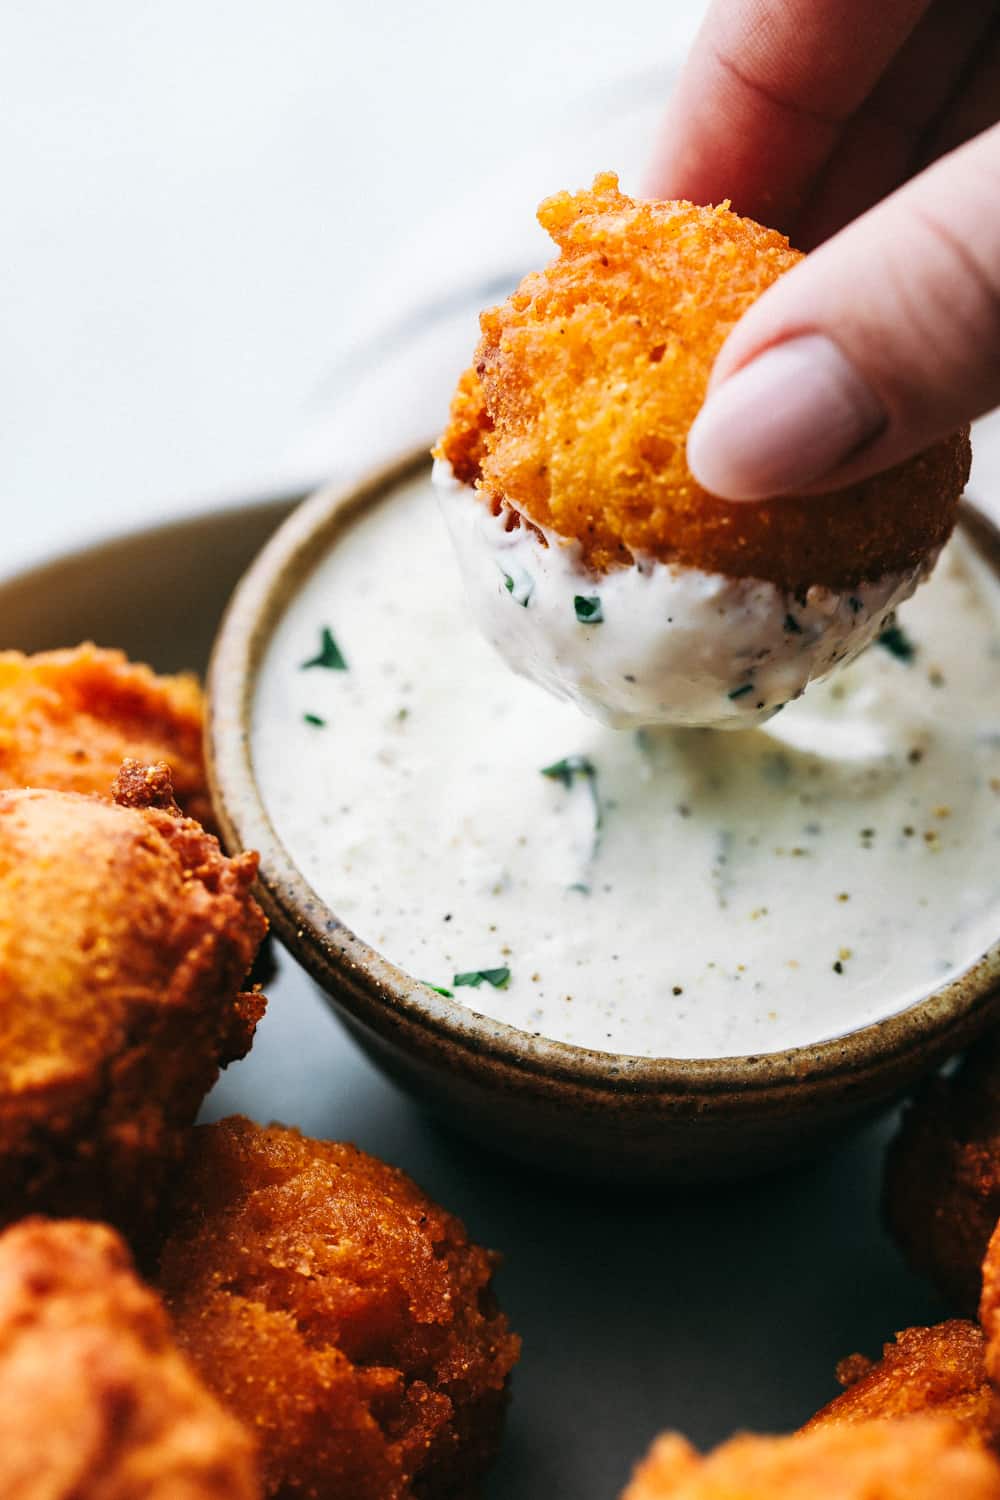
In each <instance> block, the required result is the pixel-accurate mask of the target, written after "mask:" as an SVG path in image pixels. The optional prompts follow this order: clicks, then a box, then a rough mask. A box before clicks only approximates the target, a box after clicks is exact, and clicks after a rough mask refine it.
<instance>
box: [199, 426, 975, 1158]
mask: <svg viewBox="0 0 1000 1500" xmlns="http://www.w3.org/2000/svg"><path fill="white" fill-rule="evenodd" d="M424 467H426V468H428V469H429V460H428V459H427V458H426V456H425V455H424V454H423V453H420V454H416V455H413V456H411V457H409V458H408V459H406V460H405V461H404V462H402V463H397V464H395V465H393V466H392V467H390V468H388V469H385V470H383V471H381V472H377V473H373V474H371V475H369V476H367V477H366V478H364V479H363V480H362V481H361V482H359V483H352V484H351V485H350V486H348V487H341V488H337V489H330V490H325V491H323V492H321V493H319V494H317V495H315V496H313V497H312V498H311V499H309V500H307V501H306V502H305V503H304V504H303V505H302V506H301V507H300V508H299V509H298V510H296V511H295V512H294V513H293V514H292V515H291V516H290V517H289V519H288V520H287V521H286V522H285V523H284V524H283V525H282V526H281V527H280V529H279V530H278V531H277V533H276V534H275V535H274V537H273V538H272V539H271V540H270V541H269V542H268V544H267V545H266V546H265V547H264V549H263V551H262V552H261V553H260V554H259V556H258V557H257V559H256V561H255V562H254V564H253V565H252V566H251V568H250V570H249V572H248V573H247V574H246V575H245V577H244V578H243V580H242V582H241V583H240V585H239V586H238V588H237V589H236V592H235V594H234V596H233V598H232V601H231V603H230V606H229V609H228V612H227V614H226V616H225V619H224V621H223V624H222V627H221V630H220V632H219V635H218V638H217V641H216V645H215V650H214V654H213V658H212V663H211V668H210V673H209V705H210V707H209V731H208V751H209V766H210V775H211V780H212V788H213V794H214V797H215V802H216V812H217V815H218V818H219V822H220V824H221V826H222V828H223V830H224V835H225V839H226V842H227V844H228V846H229V847H230V849H231V850H236V849H246V848H253V849H257V850H259V851H260V856H261V869H260V899H261V902H262V903H263V905H264V907H265V908H266V910H267V912H268V914H269V916H270V918H271V921H272V923H273V926H274V929H275V931H276V932H277V934H278V936H279V937H280V938H281V940H282V941H283V942H284V944H285V945H286V947H287V948H288V949H289V950H290V952H291V953H292V954H293V955H294V957H295V958H296V959H297V960H298V961H299V962H300V963H301V964H302V965H303V966H304V968H305V969H306V970H307V971H308V972H309V974H310V975H311V976H312V977H313V979H314V980H315V981H316V983H317V984H318V985H319V986H320V988H321V989H322V991H323V993H324V994H325V995H326V996H327V997H328V1000H329V1004H330V1005H331V1007H332V1008H333V1010H334V1011H335V1012H336V1014H337V1016H338V1017H339V1018H340V1020H341V1021H342V1022H343V1024H344V1025H345V1026H346V1027H347V1028H348V1030H349V1031H350V1032H351V1033H352V1034H353V1036H354V1037H355V1039H356V1040H357V1042H358V1043H359V1044H360V1046H361V1047H362V1048H363V1049H364V1051H365V1052H366V1053H367V1054H368V1055H369V1056H370V1057H371V1058H372V1059H373V1060H374V1061H375V1062H376V1063H377V1064H378V1065H379V1066H380V1067H381V1068H383V1069H384V1070H385V1072H386V1073H387V1074H389V1075H390V1076H391V1077H392V1078H393V1079H394V1080H395V1081H396V1082H397V1083H398V1084H399V1085H400V1086H401V1087H403V1088H404V1089H406V1090H408V1091H409V1092H410V1093H412V1094H413V1095H414V1096H416V1098H417V1099H418V1100H420V1101H421V1102H422V1103H423V1104H424V1105H425V1106H426V1107H427V1108H428V1110H430V1111H432V1112H433V1113H434V1114H435V1115H437V1116H439V1117H440V1118H441V1119H443V1120H444V1121H446V1122H448V1123H449V1124H451V1125H452V1126H453V1127H455V1128H456V1129H458V1130H460V1131H462V1132H464V1133H465V1134H467V1135H469V1136H472V1137H474V1138H476V1139H477V1140H478V1141H480V1142H482V1143H484V1144H485V1145H487V1146H489V1147H491V1148H493V1149H495V1150H497V1151H500V1152H503V1153H506V1154H508V1155H512V1156H515V1157H518V1158H521V1159H523V1160H525V1161H527V1162H530V1163H532V1164H534V1165H536V1166H541V1167H544V1168H549V1169H554V1170H556V1171H558V1172H561V1173H565V1174H571V1175H574V1176H589V1177H591V1178H594V1179H598V1180H612V1181H616V1182H633V1183H647V1184H651V1183H657V1182H661V1183H666V1182H685V1181H696V1180H711V1179H720V1178H734V1177H740V1176H746V1175H749V1174H751V1173H754V1172H760V1171H765V1170H770V1169H772V1168H774V1167H776V1166H778V1165H780V1164H781V1163H783V1162H788V1161H790V1160H793V1159H795V1158H800V1157H804V1156H806V1155H808V1154H811V1153H814V1152H816V1151H817V1150H818V1149H819V1148H821V1147H822V1146H823V1145H824V1144H826V1143H828V1142H831V1141H833V1140H835V1139H837V1138H838V1137H839V1136H841V1135H842V1134H843V1133H844V1132H845V1130H846V1129H847V1128H848V1127H849V1126H850V1125H852V1124H853V1123H856V1122H859V1121H861V1120H863V1119H865V1118H866V1117H868V1116H870V1115H871V1114H873V1113H875V1112H876V1111H877V1110H879V1109H880V1108H881V1107H884V1106H885V1105H887V1104H888V1103H889V1102H890V1101H892V1100H893V1099H895V1098H897V1097H898V1096H899V1095H900V1094H902V1093H903V1092H904V1091H905V1090H906V1089H907V1088H908V1087H909V1086H911V1085H912V1084H913V1083H914V1082H915V1080H916V1079H917V1078H919V1077H920V1076H921V1075H922V1074H924V1073H926V1072H928V1071H929V1070H930V1069H932V1068H933V1067H934V1066H935V1065H937V1064H939V1063H941V1062H942V1061H943V1060H944V1059H946V1058H947V1057H949V1056H950V1055H952V1054H953V1053H955V1052H957V1051H958V1050H960V1049H961V1048H963V1047H965V1046H966V1045H968V1044H969V1043H970V1042H971V1041H972V1040H973V1039H974V1038H975V1037H976V1036H977V1035H978V1034H979V1033H981V1032H982V1031H983V1030H985V1029H986V1028H987V1027H988V1026H989V1025H990V1024H991V1023H993V1022H995V1021H997V1020H998V1019H1000V947H998V946H994V947H993V948H991V949H990V950H989V952H987V953H986V954H984V955H983V956H982V957H981V958H980V959H979V960H978V961H977V962H976V963H974V964H973V965H972V966H971V967H970V968H968V969H967V970H966V971H965V972H963V973H962V974H961V975H960V977H958V978H956V979H952V980H950V981H949V982H948V983H947V984H945V985H944V986H943V987H941V988H939V989H936V990H935V991H933V992H932V993H929V994H928V995H926V996H925V997H924V998H923V999H921V1000H920V1001H918V1002H917V1003H916V1004H914V1005H911V1006H910V1007H909V1008H908V1009H906V1010H904V1011H902V1012H901V1013H899V1014H896V1015H893V1016H890V1017H888V1018H887V1019H884V1020H881V1021H878V1022H877V1023H875V1024H873V1025H871V1026H867V1027H864V1028H863V1029H861V1030H857V1031H854V1032H852V1033H851V1034H849V1035H845V1036H842V1037H839V1038H836V1039H834V1040H828V1041H823V1042H820V1043H817V1044H816V1045H813V1046H801V1047H796V1048H794V1049H792V1050H789V1051H784V1052H770V1053H766V1054H762V1055H758V1056H741V1057H722V1058H718V1057H716V1058H709V1059H697V1058H694V1059H692V1058H685V1059H677V1058H670V1057H657V1058H649V1057H631V1056H622V1055H619V1054H613V1053H605V1052H597V1051H590V1050H587V1049H585V1048H582V1047H577V1046H572V1045H569V1044H566V1043H563V1042H557V1041H550V1040H547V1039H545V1038H544V1037H537V1036H534V1035H532V1034H529V1033H527V1032H524V1031H520V1030H517V1029H515V1028H514V1027H512V1026H509V1025H506V1024H504V1023H502V1022H499V1021H495V1020H492V1019H489V1018H487V1017H485V1016H482V1015H479V1014H477V1013H476V1012H475V1011H474V1010H472V1009H470V1008H469V1007H468V1006H466V1005H463V1004H460V1003H458V1002H457V1001H455V1000H453V999H448V998H447V997H445V996H442V995H439V994H437V993H435V992H434V991H433V990H431V989H430V988H428V986H426V985H425V984H422V983H420V982H419V981H418V980H416V979H415V978H413V977H412V976H410V975H408V974H406V973H404V972H403V971H402V970H401V969H399V968H398V967H396V966H395V965H394V964H392V963H390V962H389V961H388V959H386V958H384V957H383V956H382V955H381V954H379V953H378V952H376V951H375V950H374V949H373V948H372V947H370V946H369V945H368V944H367V943H365V942H362V941H361V940H360V939H359V938H358V937H357V936H356V935H355V934H354V933H353V932H352V931H350V930H349V929H348V928H347V927H346V926H345V925H344V923H343V922H341V921H340V920H339V919H338V917H337V914H336V912H335V911H332V910H331V909H330V908H329V907H328V906H327V905H325V904H324V902H323V901H322V900H320V898H319V897H318V896H317V894H316V893H315V891H314V890H312V889H311V887H310V885H309V884H308V882H307V880H306V879H305V877H304V876H303V874H302V873H301V871H300V870H299V869H298V868H297V867H296V865H295V862H294V861H293V860H292V858H291V857H290V855H289V853H288V851H287V849H286V848H285V846H284V845H283V843H282V840H281V837H280V835H279V833H278V832H277V831H276V829H275V828H274V827H273V826H272V823H271V820H270V818H269V816H268V812H267V809H266V807H265V803H264V799H263V797H262V794H261V790H260V787H259V785H258V780H257V776H256V772H255V766H254V749H253V740H252V734H251V725H252V721H253V712H254V701H255V691H256V684H257V680H258V672H259V668H260V665H261V662H262V660H263V657H264V654H265V652H266V649H267V646H268V642H269V639H270V637H271V634H272V632H273V630H274V629H275V626H276V623H277V622H278V621H279V620H280V619H281V617H282V614H283V612H284V611H285V610H286V608H287V607H288V605H289V602H290V601H291V600H292V599H293V598H294V597H295V595H296V591H297V590H298V589H299V588H300V587H301V586H302V585H303V582H304V581H305V579H306V578H307V577H308V576H309V575H310V573H311V572H312V570H313V568H314V567H315V565H316V563H317V561H318V560H319V559H320V558H322V557H323V556H324V555H325V553H326V552H327V549H329V548H331V547H335V546H336V545H337V542H338V538H339V537H340V536H341V535H342V533H343V531H344V529H345V527H346V526H347V525H348V523H349V522H350V520H351V518H352V517H354V516H355V515H357V514H358V513H359V512H360V511H361V510H362V509H363V508H364V507H366V506H370V505H373V504H376V503H378V502H379V501H380V500H383V499H385V498H386V496H387V495H388V494H389V493H390V492H391V491H392V490H393V489H394V487H396V486H398V485H400V484H403V483H405V482H407V481H410V480H412V479H413V478H414V477H416V476H418V475H419V474H420V472H421V470H422V468H424ZM961 524H962V526H963V527H964V528H965V530H966V532H967V534H969V535H970V536H971V539H972V541H973V542H974V544H975V545H976V547H977V548H978V550H979V551H980V552H981V553H982V554H983V555H984V556H985V558H986V559H987V561H988V562H989V564H990V566H992V567H993V568H994V569H997V570H998V571H1000V534H998V533H997V532H996V531H995V530H994V528H993V526H992V524H991V523H990V522H988V521H987V520H986V519H985V517H984V516H983V515H982V513H981V512H979V511H977V510H976V509H975V508H974V507H973V506H972V505H970V504H969V503H965V505H964V507H963V513H962V521H961ZM471 628H473V627H472V626H471V624H470V629H471ZM328 732H331V733H334V732H335V728H333V729H331V730H330V731H328ZM330 1088H331V1089H336V1088H337V1080H336V1078H331V1079H330Z"/></svg>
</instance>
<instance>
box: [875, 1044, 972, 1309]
mask: <svg viewBox="0 0 1000 1500" xmlns="http://www.w3.org/2000/svg"><path fill="white" fill-rule="evenodd" d="M884 1202H885V1216H886V1221H887V1223H888V1226H889V1230H890V1232H891V1233H892V1236H893V1238H894V1239H895V1241H896V1243H897V1244H898V1245H899V1247H900V1249H901V1250H902V1252H903V1254H904V1255H905V1256H906V1259H907V1261H908V1262H909V1263H910V1265H911V1266H912V1267H913V1268H914V1270H916V1271H919V1272H921V1273H922V1274H923V1275H925V1276H927V1277H928V1279H929V1280H931V1281H933V1283H934V1284H935V1286H937V1287H938V1288H939V1289H940V1291H941V1292H942V1293H943V1294H944V1295H945V1296H946V1297H947V1298H949V1299H950V1300H951V1301H952V1302H953V1303H954V1305H955V1307H956V1308H958V1309H959V1310H960V1311H962V1312H970V1313H971V1312H974V1311H975V1309H976V1305H977V1303H978V1301H979V1292H980V1284H981V1279H982V1278H981V1270H980V1268H981V1265H982V1260H983V1256H984V1255H985V1253H986V1246H987V1244H988V1243H989V1239H990V1235H991V1234H992V1233H993V1230H994V1228H995V1226H996V1223H997V1219H998V1218H1000V1039H998V1038H996V1037H987V1038H986V1039H985V1040H984V1041H982V1042H980V1043H978V1044H977V1045H976V1046H975V1047H973V1048H972V1050H971V1051H970V1052H969V1053H968V1054H967V1056H966V1058H965V1060H964V1061H963V1063H962V1064H961V1066H960V1067H959V1068H958V1070H957V1071H956V1072H955V1073H953V1074H952V1075H951V1076H950V1077H937V1078H933V1079H931V1080H930V1081H929V1082H928V1083H926V1084H924V1085H923V1087H922V1088H921V1090H920V1092H919V1093H918V1094H917V1095H916V1098H915V1099H914V1101H913V1103H912V1104H910V1105H909V1106H908V1107H907V1109H906V1111H905V1112H904V1115H903V1121H902V1125H901V1128H900V1131H899V1134H898V1135H897V1137H896V1139H895V1140H894V1141H893V1143H892V1145H891V1146H890V1148H889V1151H888V1154H887V1156H886V1169H885V1187H884Z"/></svg>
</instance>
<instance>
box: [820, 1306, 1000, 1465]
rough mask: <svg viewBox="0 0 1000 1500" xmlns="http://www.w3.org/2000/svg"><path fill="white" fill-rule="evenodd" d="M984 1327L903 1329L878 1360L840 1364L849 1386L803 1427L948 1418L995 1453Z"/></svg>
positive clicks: (997, 1408)
mask: <svg viewBox="0 0 1000 1500" xmlns="http://www.w3.org/2000/svg"><path fill="white" fill-rule="evenodd" d="M985 1353H986V1340H985V1338H984V1336H983V1332H982V1329H981V1328H979V1327H978V1325H977V1324H975V1323H970V1322H967V1321H966V1320H965V1319H962V1318H953V1319H951V1320H950V1321H949V1322H946V1323H938V1324H936V1325H935V1326H934V1327H932V1328H904V1329H903V1331H902V1333H897V1335H896V1339H895V1342H893V1343H889V1344H886V1345H885V1347H884V1348H883V1350H882V1358H881V1359H880V1360H879V1361H878V1362H877V1363H876V1362H874V1361H872V1360H870V1359H865V1358H864V1357H863V1356H862V1355H860V1354H854V1355H851V1356H849V1357H848V1358H847V1359H846V1360H842V1361H841V1363H840V1364H839V1365H838V1367H837V1378H838V1379H839V1380H840V1383H841V1384H842V1385H844V1386H846V1387H847V1389H846V1390H845V1391H844V1392H843V1394H842V1395H840V1396H837V1397H835V1399H834V1400H833V1401H831V1402H829V1404H828V1405H826V1406H824V1407H823V1408H822V1410H821V1411H818V1412H817V1413H816V1415H815V1416H814V1417H812V1418H811V1420H810V1421H808V1422H807V1423H806V1424H805V1426H804V1427H803V1429H802V1430H803V1432H811V1431H814V1430H816V1429H818V1428H820V1427H830V1426H838V1425H843V1424H845V1423H847V1424H849V1423H856V1422H864V1421H867V1420H869V1419H871V1418H879V1417H912V1416H929V1415H933V1416H947V1417H953V1418H954V1419H955V1421H957V1422H959V1423H961V1425H962V1427H963V1429H964V1430H965V1432H966V1433H967V1435H968V1437H969V1439H970V1440H971V1441H972V1442H975V1443H979V1444H981V1445H982V1446H984V1447H990V1448H995V1447H996V1446H997V1442H998V1439H1000V1404H998V1401H997V1397H996V1394H995V1392H994V1390H993V1387H992V1385H991V1384H990V1381H989V1379H988V1377H987V1374H986V1365H985Z"/></svg>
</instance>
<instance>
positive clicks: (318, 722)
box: [302, 714, 326, 729]
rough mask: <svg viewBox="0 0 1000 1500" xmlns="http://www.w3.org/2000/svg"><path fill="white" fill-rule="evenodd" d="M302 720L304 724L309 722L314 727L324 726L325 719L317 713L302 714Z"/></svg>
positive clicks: (320, 727)
mask: <svg viewBox="0 0 1000 1500" xmlns="http://www.w3.org/2000/svg"><path fill="white" fill-rule="evenodd" d="M302 720H303V722H304V723H306V724H311V725H312V726H313V728H314V729H325V728H326V720H325V719H321V718H320V716H319V714H303V715H302Z"/></svg>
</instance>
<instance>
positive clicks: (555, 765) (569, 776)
mask: <svg viewBox="0 0 1000 1500" xmlns="http://www.w3.org/2000/svg"><path fill="white" fill-rule="evenodd" d="M542 775H543V776H547V777H548V778H549V780H550V781H558V782H559V784H560V786H564V787H565V788H566V790H567V791H569V790H570V788H571V787H572V786H573V783H574V782H575V781H576V780H577V778H578V777H579V779H580V780H582V781H585V782H586V783H587V786H588V787H589V788H590V800H591V802H592V803H593V806H594V848H593V851H592V854H591V857H593V856H594V855H596V853H597V848H598V845H599V843H600V836H601V830H602V828H603V827H604V806H603V804H602V802H601V796H600V793H599V791H598V789H597V767H596V766H595V765H594V762H593V761H592V760H591V759H590V757H589V755H565V756H563V758H562V760H556V761H553V762H552V764H551V766H543V767H542Z"/></svg>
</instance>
